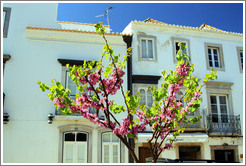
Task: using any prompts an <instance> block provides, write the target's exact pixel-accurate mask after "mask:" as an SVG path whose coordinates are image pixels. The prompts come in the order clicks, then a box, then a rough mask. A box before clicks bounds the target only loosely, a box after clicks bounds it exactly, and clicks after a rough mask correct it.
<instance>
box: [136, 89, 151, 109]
mask: <svg viewBox="0 0 246 166" xmlns="http://www.w3.org/2000/svg"><path fill="white" fill-rule="evenodd" d="M139 89H140V90H139V92H140V95H141V98H140V100H139V103H140V105H141V104H145V105H146V106H147V107H151V106H152V104H153V98H152V95H151V91H150V90H149V89H148V88H147V87H141V88H139Z"/></svg>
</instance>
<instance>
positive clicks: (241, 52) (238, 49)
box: [237, 47, 243, 73]
mask: <svg viewBox="0 0 246 166" xmlns="http://www.w3.org/2000/svg"><path fill="white" fill-rule="evenodd" d="M237 54H238V62H239V71H240V72H241V73H242V72H243V47H237Z"/></svg>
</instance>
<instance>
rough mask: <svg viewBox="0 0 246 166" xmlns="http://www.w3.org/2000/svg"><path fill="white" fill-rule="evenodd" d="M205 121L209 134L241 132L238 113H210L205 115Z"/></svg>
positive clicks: (235, 133)
mask: <svg viewBox="0 0 246 166" xmlns="http://www.w3.org/2000/svg"><path fill="white" fill-rule="evenodd" d="M207 122H208V123H207V124H208V132H209V134H212V135H214V134H219V135H221V134H223V135H227V134H229V135H240V134H241V123H240V115H237V116H236V115H218V114H210V115H208V116H207Z"/></svg>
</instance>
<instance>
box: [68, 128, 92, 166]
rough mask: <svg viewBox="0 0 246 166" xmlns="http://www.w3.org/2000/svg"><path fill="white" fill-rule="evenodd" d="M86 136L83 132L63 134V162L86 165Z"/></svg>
mask: <svg viewBox="0 0 246 166" xmlns="http://www.w3.org/2000/svg"><path fill="white" fill-rule="evenodd" d="M87 156H88V134H87V133H84V132H77V131H74V132H64V135H63V162H64V163H87V160H88V159H87Z"/></svg>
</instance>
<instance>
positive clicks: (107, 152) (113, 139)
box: [102, 132, 120, 163]
mask: <svg viewBox="0 0 246 166" xmlns="http://www.w3.org/2000/svg"><path fill="white" fill-rule="evenodd" d="M102 163H120V139H119V138H118V137H117V136H116V135H114V134H113V133H112V132H106V133H103V134H102Z"/></svg>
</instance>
